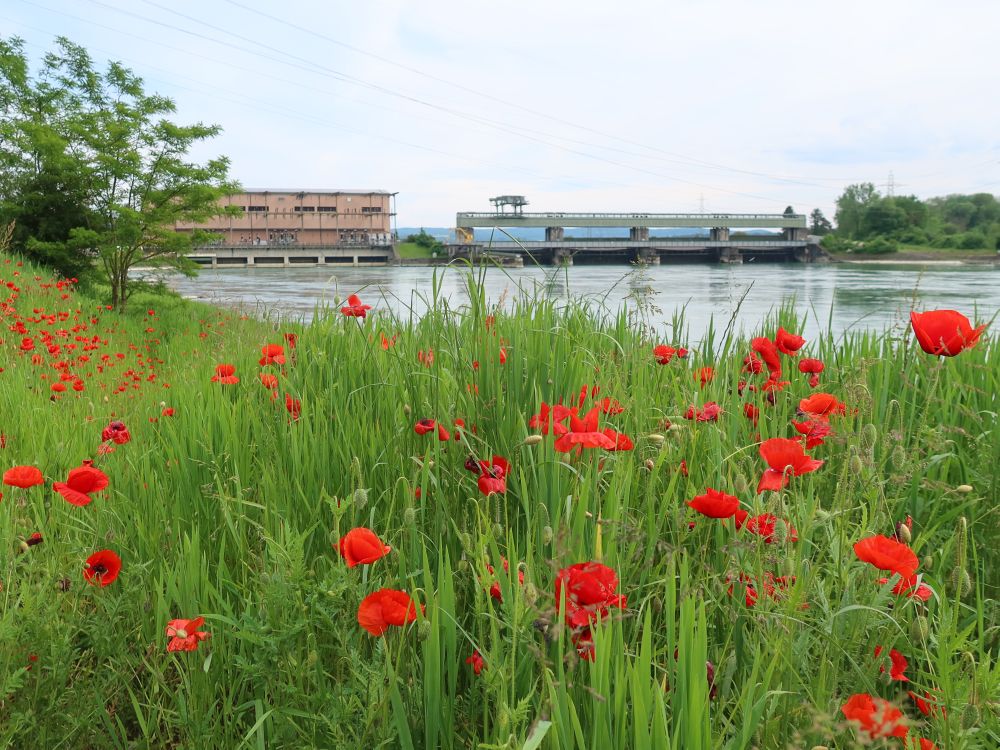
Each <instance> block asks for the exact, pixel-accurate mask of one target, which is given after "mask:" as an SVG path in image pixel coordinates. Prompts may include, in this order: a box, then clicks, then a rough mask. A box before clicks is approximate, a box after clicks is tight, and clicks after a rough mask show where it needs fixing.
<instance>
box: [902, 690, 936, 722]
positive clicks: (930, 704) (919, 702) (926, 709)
mask: <svg viewBox="0 0 1000 750" xmlns="http://www.w3.org/2000/svg"><path fill="white" fill-rule="evenodd" d="M907 695H909V696H910V700H912V701H913V702H914V703H915V704H916V706H917V710H918V711H920V713H922V714H923V715H924V716H932V715H935V716H936V715H937V714H938V712H939V710H940V713H942V714H943V713H944V712H945V711H944V708H940V709H939V704H938V702H937V700H936V699H935V698H934V697H933V696H931V694H930V693H929V692H927V691H926V690H925V691H924V697H923V698H921V697H920V696H919V695H917V694H916V693H914V692H913V691H912V690H909V691H907Z"/></svg>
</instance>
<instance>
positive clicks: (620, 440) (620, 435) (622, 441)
mask: <svg viewBox="0 0 1000 750" xmlns="http://www.w3.org/2000/svg"><path fill="white" fill-rule="evenodd" d="M602 432H603V433H604V434H605V436H606V437H607V438H608V439H609V440H610V441H611V442H613V443H614V446H613V447H611V448H608V450H609V451H630V450H632V449H633V448H635V443H633V442H632V438H630V437H629V436H628V435H626V434H625V433H624V432H615V431H614V430H612V429H611V428H610V427H606V428H604V430H602Z"/></svg>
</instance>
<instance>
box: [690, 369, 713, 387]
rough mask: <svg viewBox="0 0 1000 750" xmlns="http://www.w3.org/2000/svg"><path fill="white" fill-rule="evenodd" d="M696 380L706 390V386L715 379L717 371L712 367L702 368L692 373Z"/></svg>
mask: <svg viewBox="0 0 1000 750" xmlns="http://www.w3.org/2000/svg"><path fill="white" fill-rule="evenodd" d="M692 374H693V375H694V379H695V380H698V381H700V382H701V387H702V388H704V387H705V386H706V385H708V384H709V383H711V382H712V379H713V378H714V377H715V370H714V369H713V368H711V367H701V368H699V369H697V370H695V371H694V373H692Z"/></svg>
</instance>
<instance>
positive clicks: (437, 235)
mask: <svg viewBox="0 0 1000 750" xmlns="http://www.w3.org/2000/svg"><path fill="white" fill-rule="evenodd" d="M421 229H423V230H424V231H425V232H427V234H429V235H431V236H432V237H433V238H434V239H436V240H440V241H441V242H454V241H455V230H454V229H449V228H448V227H398V228H397V230H396V231H397V232H398V233H399V237H400V239H406V237H407V236H408V235H411V234H418V233H419V232H420V230H421ZM506 231H507V232H509V233H510V235H511V236H512V237H515V238H517V239H519V240H522V241H525V242H538V241H541V240H544V239H545V229H543V228H541V227H535V228H524V229H518V228H506ZM740 234H741V235H764V236H767V235H774V234H779V232H770V231H768V230H766V229H748V230H746V231H744V232H740ZM649 235H650V237H705V236H707V235H708V232H706V231H699V230H697V229H650V230H649ZM491 236H492V237H493V239H494V241H497V242H500V241H503V240H506V239H507V236H506V235H505V234H504V233H503V232H501V231H500V230H496V231H494V230H492V229H477V230H476V233H475V237H476V241H478V242H489V241H490V237H491ZM566 238H567V239H569V238H575V239H583V238H595V239H628V230H627V229H608V228H605V227H594V228H579V229H567V230H566Z"/></svg>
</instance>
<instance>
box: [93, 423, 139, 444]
mask: <svg viewBox="0 0 1000 750" xmlns="http://www.w3.org/2000/svg"><path fill="white" fill-rule="evenodd" d="M131 439H132V436H131V435H130V434H129V431H128V427H126V426H125V423H124V422H119V421H114V422H108V426H107V427H105V428H104V429H103V430H101V440H110V441H112V442H113V443H115V444H116V445H124V444H125V443H127V442H128V441H129V440H131Z"/></svg>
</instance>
